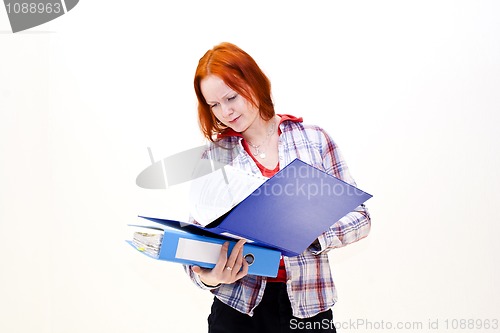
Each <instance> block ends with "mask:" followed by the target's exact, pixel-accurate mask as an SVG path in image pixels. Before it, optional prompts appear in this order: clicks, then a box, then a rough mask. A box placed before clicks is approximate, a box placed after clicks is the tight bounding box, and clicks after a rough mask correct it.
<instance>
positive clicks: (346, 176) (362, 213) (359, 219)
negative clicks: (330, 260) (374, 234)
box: [309, 130, 371, 254]
mask: <svg viewBox="0 0 500 333" xmlns="http://www.w3.org/2000/svg"><path fill="white" fill-rule="evenodd" d="M320 136H321V148H320V149H321V154H322V159H323V167H324V169H325V172H327V173H329V174H331V175H333V176H335V177H337V178H339V179H341V180H343V181H345V182H347V183H349V184H351V185H353V186H356V182H355V181H354V179H353V178H352V177H351V174H350V173H349V169H348V168H347V165H346V163H345V161H344V158H343V157H342V154H341V153H340V150H339V148H338V146H337V145H336V144H335V142H334V141H333V140H332V139H331V137H330V136H329V135H328V134H327V133H326V132H325V131H323V130H320ZM370 228H371V219H370V214H369V212H368V209H367V208H366V207H365V205H360V206H358V207H357V208H356V209H355V210H354V211H352V212H350V213H348V214H347V215H346V216H344V217H343V218H341V219H340V220H338V221H336V222H335V223H334V224H333V225H332V226H331V227H330V228H329V229H328V230H327V231H326V232H324V233H323V234H322V235H321V236H319V237H318V242H319V246H316V247H310V248H309V250H310V251H311V252H312V253H314V254H320V253H325V252H327V251H329V250H331V249H334V248H339V247H343V246H346V245H348V244H351V243H354V242H357V241H358V240H360V239H363V238H365V237H366V236H368V234H369V232H370Z"/></svg>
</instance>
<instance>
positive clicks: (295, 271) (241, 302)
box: [185, 118, 371, 318]
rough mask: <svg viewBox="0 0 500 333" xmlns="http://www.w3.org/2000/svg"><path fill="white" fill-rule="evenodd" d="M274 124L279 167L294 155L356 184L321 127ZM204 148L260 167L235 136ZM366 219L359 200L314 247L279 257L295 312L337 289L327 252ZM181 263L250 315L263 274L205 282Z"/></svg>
mask: <svg viewBox="0 0 500 333" xmlns="http://www.w3.org/2000/svg"><path fill="white" fill-rule="evenodd" d="M295 119H297V118H295ZM280 129H281V135H280V138H279V143H278V150H279V166H280V169H282V168H283V167H285V166H286V165H287V164H289V163H290V162H292V161H293V160H294V159H295V158H299V159H301V160H302V161H304V162H306V163H309V164H310V165H312V166H314V167H316V168H318V169H320V170H323V171H325V172H327V173H329V174H331V175H333V176H335V177H337V178H339V179H341V180H343V181H345V182H347V183H349V184H352V185H356V184H355V182H354V180H353V179H352V177H351V175H350V174H349V171H348V169H347V166H346V164H345V162H344V159H343V158H342V155H341V154H340V152H339V149H338V147H337V146H336V144H335V143H334V142H333V140H332V139H331V138H330V136H329V135H328V134H327V133H326V132H325V131H324V130H323V129H321V128H320V127H318V126H310V125H304V124H303V123H302V122H301V119H299V121H290V120H285V121H283V122H282V123H281V124H280ZM228 148H229V149H228ZM208 154H210V156H211V158H215V159H216V160H219V161H221V162H223V163H227V164H231V165H232V166H235V167H238V168H242V169H244V170H248V171H251V172H252V173H260V171H259V169H258V167H257V165H256V164H255V162H254V161H253V160H252V158H251V157H250V156H249V155H248V154H247V153H246V152H245V150H244V148H243V145H242V143H241V137H240V136H225V137H223V138H222V139H221V140H220V141H217V144H212V145H211V147H210V148H209V150H208ZM370 225H371V222H370V216H369V214H368V211H367V210H366V208H365V207H364V205H361V206H359V207H358V208H356V209H355V210H354V211H353V212H351V213H349V214H347V215H346V216H344V217H343V218H342V219H340V220H339V221H332V226H331V227H330V228H329V230H327V231H326V232H325V233H323V234H322V235H321V236H319V237H318V240H319V244H320V248H313V247H309V248H308V249H307V250H306V251H304V252H303V253H302V254H301V255H299V256H296V257H284V262H285V268H286V272H287V282H286V284H287V291H288V297H289V299H290V303H291V305H292V311H293V315H294V316H295V317H298V318H309V317H312V316H314V315H316V314H318V313H320V312H323V311H326V310H328V309H329V308H331V307H332V306H333V305H334V304H335V302H336V301H337V292H336V289H335V285H334V283H333V279H332V276H331V271H330V264H329V261H328V254H327V252H328V251H329V250H331V249H334V248H339V247H342V246H345V245H347V244H350V243H353V242H356V241H358V240H360V239H362V238H364V237H366V236H367V235H368V233H369V231H370ZM185 269H186V272H187V273H188V274H189V276H190V277H191V279H192V280H193V281H194V282H195V283H196V284H197V285H198V286H199V287H200V288H203V289H209V290H210V291H211V292H212V293H213V294H214V295H215V296H216V297H217V298H218V299H219V300H221V301H222V302H223V303H225V304H227V305H229V306H231V307H232V308H234V309H236V310H238V311H240V312H242V313H246V314H248V315H250V316H252V315H253V311H254V310H255V308H256V307H257V306H258V305H259V303H260V301H261V300H262V297H263V295H264V289H265V287H266V278H265V277H261V276H254V275H247V276H245V277H244V278H242V279H240V280H238V281H236V282H235V283H233V284H222V285H220V286H219V287H217V288H209V287H207V286H205V285H204V284H203V283H202V282H201V281H200V279H199V277H198V275H197V274H195V273H194V272H193V271H192V270H191V266H185Z"/></svg>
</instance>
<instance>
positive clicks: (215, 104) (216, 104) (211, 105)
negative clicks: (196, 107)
mask: <svg viewBox="0 0 500 333" xmlns="http://www.w3.org/2000/svg"><path fill="white" fill-rule="evenodd" d="M217 106H219V103H214V104H209V105H208V107H209V108H210V109H213V108H215V107H217Z"/></svg>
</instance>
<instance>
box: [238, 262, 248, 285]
mask: <svg viewBox="0 0 500 333" xmlns="http://www.w3.org/2000/svg"><path fill="white" fill-rule="evenodd" d="M247 274H248V263H247V261H246V260H243V265H242V268H241V270H240V271H239V272H238V274H236V277H235V281H236V280H239V279H241V278H242V277H244V276H246V275H247Z"/></svg>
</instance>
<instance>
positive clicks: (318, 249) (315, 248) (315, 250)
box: [309, 235, 326, 255]
mask: <svg viewBox="0 0 500 333" xmlns="http://www.w3.org/2000/svg"><path fill="white" fill-rule="evenodd" d="M318 243H319V244H317V245H311V246H310V247H309V251H311V253H312V254H314V255H318V254H321V253H322V252H323V251H325V249H326V236H325V235H321V236H318Z"/></svg>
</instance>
